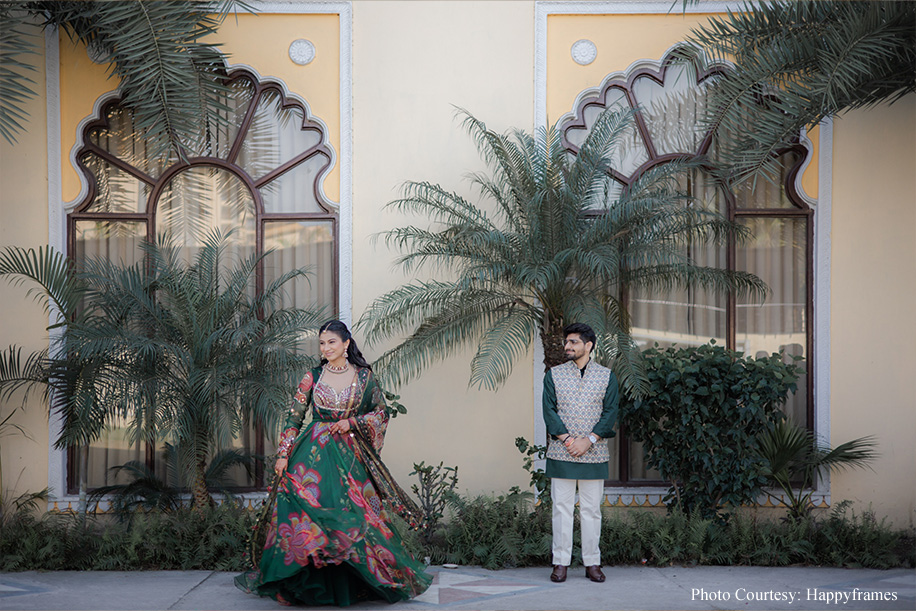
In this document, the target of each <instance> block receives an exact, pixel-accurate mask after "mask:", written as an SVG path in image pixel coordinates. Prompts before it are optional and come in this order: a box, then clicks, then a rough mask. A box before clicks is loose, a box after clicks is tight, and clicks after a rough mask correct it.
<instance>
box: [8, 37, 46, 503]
mask: <svg viewBox="0 0 916 611" xmlns="http://www.w3.org/2000/svg"><path fill="white" fill-rule="evenodd" d="M34 32H35V33H36V35H37V38H36V41H37V43H38V48H37V49H36V50H37V51H38V54H37V55H35V56H33V57H32V59H31V61H32V63H33V64H34V66H35V67H36V68H37V71H36V72H32V73H30V74H29V77H30V78H32V79H33V80H34V81H35V84H34V85H32V89H33V90H34V91H36V92H38V94H39V96H38V98H37V99H35V100H33V101H32V102H30V103H29V106H28V107H29V112H30V115H31V116H30V119H29V121H28V123H26V124H25V128H26V130H27V131H26V132H25V133H23V134H20V135H19V136H18V140H19V142H18V143H17V144H14V145H11V144H8V143H7V142H6V141H5V140H4V139H3V138H0V249H2V248H6V247H8V246H21V247H36V246H40V245H44V244H47V243H48V153H47V133H48V130H47V117H46V113H45V103H44V91H45V65H44V37H43V36H42V34H41V30H40V29H39V28H34ZM27 288H31V287H28V286H26V287H14V286H10V285H9V284H7V283H6V282H5V281H0V312H2V318H0V350H3V351H4V352H5V351H6V350H7V349H8V347H9V346H10V345H11V344H16V345H18V346H21V347H22V348H23V352H24V353H26V354H28V353H30V352H32V351H36V350H41V349H43V348H47V346H48V342H47V337H48V333H47V331H46V330H45V329H46V327H47V326H48V317H47V316H46V315H45V314H44V313H43V312H42V309H41V306H40V305H38V304H36V302H35V301H33V300H32V299H31V298H27V297H26V291H27ZM20 403H21V397H17V398H15V399H14V400H13V401H11V402H9V403H5V404H3V405H2V407H0V420H2V419H3V418H4V417H6V415H7V414H9V413H10V408H11V406H12V405H17V406H18V405H20ZM12 422H14V423H15V424H17V425H19V426H21V427H22V429H23V430H24V431H25V432H26V433H27V434H28V435H29V437H30V438H26V437H24V436H23V434H22V433H20V432H19V431H17V430H15V429H13V428H11V427H10V428H7V429H5V431H6V434H5V435H4V436H3V437H0V464H2V469H3V471H2V477H3V481H2V484H0V486H2V487H0V495H3V497H4V499H5V498H7V496H6V495H7V494H10V493H11V495H12V496H13V497H15V496H16V495H18V494H21V493H23V492H25V491H31V492H37V491H39V490H42V489H44V488H45V486H47V485H48V441H47V440H48V411H47V408H46V407H45V405H44V404H43V403H42V402H41V401H40V400H39V399H38V398H34V399H32V400H30V401H29V403H28V405H27V408H26V411H25V412H19V413H17V415H16V416H15V417H14V419H13V420H12Z"/></svg>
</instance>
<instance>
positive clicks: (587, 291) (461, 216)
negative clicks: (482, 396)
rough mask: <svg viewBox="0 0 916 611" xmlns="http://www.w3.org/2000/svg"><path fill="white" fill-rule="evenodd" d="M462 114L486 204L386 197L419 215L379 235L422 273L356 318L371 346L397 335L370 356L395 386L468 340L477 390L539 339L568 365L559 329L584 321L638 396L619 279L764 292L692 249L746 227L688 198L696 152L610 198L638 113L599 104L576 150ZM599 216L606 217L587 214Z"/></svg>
mask: <svg viewBox="0 0 916 611" xmlns="http://www.w3.org/2000/svg"><path fill="white" fill-rule="evenodd" d="M460 114H461V116H462V117H463V124H464V127H465V128H466V129H467V131H468V132H469V134H470V135H471V137H472V138H473V139H474V140H475V142H476V144H477V148H478V151H479V153H480V157H481V158H482V160H483V161H484V162H485V163H486V164H487V168H488V171H487V172H480V173H475V174H473V175H472V176H471V177H470V180H471V182H472V185H473V187H474V189H475V190H477V191H479V200H480V202H479V203H478V202H477V201H476V200H472V199H468V198H467V197H466V196H465V195H463V194H462V193H460V192H455V191H451V190H449V189H447V188H445V187H443V186H441V185H436V184H430V183H428V182H416V181H410V182H407V183H406V184H405V185H404V191H403V195H402V197H401V198H399V199H396V200H395V201H393V202H391V203H390V204H388V207H389V208H392V209H394V210H396V211H398V212H400V213H410V214H414V215H416V216H417V217H419V219H420V222H419V224H417V225H408V226H404V227H399V228H396V229H393V230H390V231H387V232H384V233H383V234H382V236H383V237H384V238H385V241H386V243H387V244H388V245H389V246H392V247H396V248H397V249H398V250H400V252H401V253H402V254H401V256H400V257H399V258H398V259H397V264H398V265H399V266H400V267H401V268H403V270H404V271H405V272H407V274H408V275H409V276H411V277H413V278H414V280H413V281H411V282H409V283H408V284H404V285H402V286H399V287H397V288H395V289H393V290H391V291H389V292H388V293H386V294H384V295H382V296H380V297H378V298H377V299H375V300H374V301H372V303H370V304H369V305H368V306H367V308H366V310H365V312H364V313H363V315H362V317H361V318H360V320H359V323H358V325H357V326H358V328H359V329H361V330H362V331H363V333H364V337H365V338H366V341H367V343H368V344H369V345H373V344H379V343H382V342H386V341H388V340H396V341H399V342H400V343H399V344H397V345H395V346H394V347H393V348H391V349H390V350H388V351H387V352H385V353H384V354H382V355H381V356H379V358H378V359H376V361H375V365H376V367H377V369H378V370H379V372H381V374H382V375H384V376H385V377H386V378H387V379H388V380H389V383H393V384H402V383H405V382H407V381H409V380H411V379H413V378H415V377H417V376H418V375H420V374H421V373H422V372H423V371H424V370H426V369H427V368H428V367H429V366H430V365H431V364H432V363H434V362H436V361H438V360H440V359H444V358H448V357H450V356H454V355H456V354H458V353H459V352H460V351H461V350H463V349H465V348H470V347H473V348H474V349H475V350H476V352H475V355H474V357H473V358H472V359H471V377H470V381H469V384H470V385H472V386H477V387H482V388H487V389H490V390H495V389H497V388H499V387H500V386H502V385H503V384H504V383H505V381H506V379H507V378H508V377H509V375H510V373H511V372H512V370H513V367H514V366H515V364H516V363H517V362H519V361H520V360H522V361H523V360H524V358H525V356H526V355H527V354H528V353H529V352H528V351H529V349H530V348H531V346H532V344H533V343H534V342H538V341H539V342H540V343H541V345H542V346H543V348H544V365H545V367H552V366H554V365H557V364H559V363H562V362H564V361H565V360H566V357H565V353H564V352H563V339H564V338H563V328H564V326H565V325H567V324H569V323H570V322H572V321H575V320H582V321H587V322H588V323H589V324H590V325H591V326H592V327H593V328H594V329H595V332H596V333H597V334H598V337H599V341H598V345H599V348H600V350H599V352H598V353H597V354H596V356H597V358H598V359H599V361H602V362H608V361H610V360H613V367H614V369H615V372H616V373H617V378H618V379H619V380H620V381H621V383H622V385H623V386H624V387H625V388H628V389H634V390H637V391H640V390H642V388H643V381H642V374H641V373H640V372H641V369H640V362H639V358H638V357H639V352H638V349H637V348H636V345H635V343H634V342H633V340H632V338H631V337H630V329H629V324H630V323H629V315H628V313H627V311H626V308H625V307H624V304H625V300H624V299H622V293H623V292H625V287H626V289H627V290H632V289H635V288H649V289H656V290H663V289H670V288H675V287H685V286H702V287H705V288H707V289H711V290H714V291H716V292H723V293H724V292H726V291H732V292H734V293H746V294H753V295H762V294H764V293H765V292H766V287H765V285H764V283H763V281H762V280H760V279H759V278H757V277H756V276H754V275H752V274H748V273H745V272H730V271H727V270H723V269H718V268H712V267H703V266H700V265H697V263H696V262H695V261H693V260H692V259H690V257H688V256H687V255H686V254H685V252H686V251H685V249H684V245H685V244H688V243H690V244H697V243H704V244H725V243H726V242H727V239H728V238H729V237H738V238H740V237H742V236H744V235H746V234H747V230H746V229H745V228H742V227H741V226H740V225H738V224H735V223H732V222H730V221H729V220H728V219H726V218H724V217H722V216H721V215H719V214H717V213H716V212H715V211H714V210H711V209H707V207H706V206H705V205H704V202H699V201H694V199H693V198H692V197H690V196H689V195H687V194H685V193H682V192H681V189H682V184H683V179H684V177H685V176H686V175H688V174H689V173H690V172H691V171H694V170H696V169H697V168H699V167H700V165H701V162H700V161H699V160H689V159H680V160H677V161H671V162H670V163H664V164H661V165H657V166H655V167H653V168H651V169H649V170H647V171H646V172H644V173H643V174H641V176H640V178H639V179H638V180H636V181H634V182H633V184H631V185H629V186H628V188H627V189H626V190H625V192H624V193H623V194H621V195H620V196H619V197H612V196H611V195H610V193H611V192H610V184H609V181H610V180H611V179H610V178H609V176H608V171H609V170H610V169H611V168H612V166H613V164H614V163H615V162H616V161H617V160H615V159H612V152H613V151H614V150H616V149H617V148H618V146H620V143H621V142H622V140H623V139H624V138H625V137H626V136H625V135H626V133H627V130H628V129H630V127H631V126H632V124H633V120H634V119H633V115H632V113H628V112H615V111H605V112H603V113H602V114H601V115H600V116H599V117H598V118H597V119H596V121H595V123H594V125H593V126H592V128H591V130H590V132H589V135H588V137H587V138H586V140H585V142H584V143H583V144H582V146H581V147H580V148H579V151H578V153H577V154H576V155H574V156H573V155H570V153H569V151H568V150H567V149H566V148H565V147H564V146H563V142H562V138H561V137H560V132H559V130H558V129H557V128H556V126H553V127H550V128H541V129H538V130H537V132H536V133H535V134H529V133H526V132H524V131H521V130H518V129H515V130H510V131H508V132H506V133H498V132H495V131H493V130H492V129H488V128H487V126H486V124H485V123H483V122H482V121H480V120H478V119H476V118H475V117H473V116H472V115H470V114H468V113H467V112H464V111H460ZM597 210H603V211H605V213H604V214H601V215H594V214H591V212H594V211H597ZM416 272H422V274H420V277H419V278H418V277H417V273H416Z"/></svg>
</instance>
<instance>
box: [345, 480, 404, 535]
mask: <svg viewBox="0 0 916 611" xmlns="http://www.w3.org/2000/svg"><path fill="white" fill-rule="evenodd" d="M364 490H369V491H370V498H371V497H374V499H373V500H374V501H375V503H374V504H375V505H377V506H378V507H379V508H380V509H381V504H382V503H381V500H380V499H379V498H378V494H376V492H375V489H374V488H373V487H372V483H371V482H368V481H367V482H364V483H363V484H360V483H359V482H357V481H356V480H355V479H353V476H352V475H350V474H349V473H348V474H347V494H348V495H349V497H350V500H351V501H353V503H354V504H355V505H356V506H357V507H362V508H363V511H365V515H366V523H367V524H369V526H371V527H372V528H375V529H376V530H378V531H379V532H381V533H382V535H383V536H384V537H385V538H386V539H390V538H391V536H392V534H393V533H392V532H391V529H390V528H388V524H386V523H385V520H384V519H382V517H381V516H380V515H379V512H377V511H376V510H375V509H374V508H373V503H372V502H370V500H367V499H366V497H365V495H364V494H363V491H364Z"/></svg>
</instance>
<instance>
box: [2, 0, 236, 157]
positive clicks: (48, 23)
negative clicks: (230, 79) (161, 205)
mask: <svg viewBox="0 0 916 611" xmlns="http://www.w3.org/2000/svg"><path fill="white" fill-rule="evenodd" d="M238 8H244V9H246V10H248V7H247V6H246V5H245V4H244V3H243V2H237V1H235V0H219V1H217V2H196V1H193V0H179V1H169V2H162V1H158V0H132V1H131V2H107V1H101V0H94V1H91V0H85V1H83V0H81V1H78V2H73V1H71V2H57V1H46V2H28V1H19V2H3V3H0V65H2V69H0V91H2V92H3V95H0V134H2V135H3V137H4V138H5V139H6V140H7V141H9V142H14V141H15V137H16V134H17V133H19V132H21V131H22V130H23V125H22V123H23V122H24V121H25V120H26V119H27V117H28V115H29V112H28V103H29V101H30V100H31V99H32V98H33V97H34V96H35V92H34V91H33V90H32V89H31V87H30V86H31V85H32V84H34V81H33V80H32V79H30V78H29V77H28V73H29V72H30V71H34V70H35V69H34V67H33V66H32V65H31V64H30V63H29V61H28V59H29V56H30V55H31V54H34V49H35V47H36V42H35V38H34V37H33V36H32V35H30V34H29V31H28V29H27V28H26V25H27V24H28V23H38V24H41V25H42V26H43V27H45V28H62V29H63V30H64V31H65V32H66V33H67V34H68V35H69V37H70V38H71V40H74V41H77V40H78V41H80V42H82V43H84V44H85V45H86V46H87V48H89V49H92V50H93V51H94V53H95V54H97V55H99V56H102V57H105V58H106V61H107V62H108V65H109V72H110V75H111V77H113V78H116V79H117V82H118V85H119V87H120V89H121V94H122V99H123V102H122V103H123V105H124V106H126V107H128V108H130V109H131V110H133V111H134V113H135V114H134V116H135V117H136V120H137V126H138V128H139V129H145V130H148V132H149V133H150V136H151V139H152V140H153V142H154V143H156V144H157V145H158V150H155V151H154V156H155V155H158V154H159V153H161V152H163V151H165V150H166V149H167V148H171V149H172V150H173V151H174V152H175V153H176V154H177V155H179V156H182V155H183V152H182V151H183V148H184V147H185V146H187V144H188V143H189V142H190V141H192V139H193V138H194V137H195V136H196V134H198V133H199V132H200V130H199V125H200V124H201V122H210V123H214V122H219V121H222V120H224V119H221V116H220V111H221V110H224V109H225V107H224V105H222V104H221V102H220V95H222V94H224V93H225V91H226V87H225V86H224V85H223V83H222V77H223V76H224V66H225V62H224V57H223V54H222V53H221V52H220V51H219V50H218V48H217V47H218V45H216V44H213V43H207V44H204V43H202V42H201V40H202V39H203V38H204V37H206V36H208V35H210V34H212V33H214V32H216V31H217V29H218V28H219V26H220V24H221V23H222V22H223V20H224V19H225V17H226V16H227V15H228V14H229V13H231V12H233V11H236V10H237V9H238Z"/></svg>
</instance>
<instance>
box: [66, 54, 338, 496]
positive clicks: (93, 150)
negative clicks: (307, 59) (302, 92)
mask: <svg viewBox="0 0 916 611" xmlns="http://www.w3.org/2000/svg"><path fill="white" fill-rule="evenodd" d="M238 79H247V80H248V81H249V82H250V84H251V85H252V87H253V91H252V96H251V100H250V101H249V102H248V108H247V110H246V111H245V115H244V118H243V119H242V122H241V124H240V126H239V130H238V133H237V134H236V135H235V139H234V140H233V143H232V145H231V147H230V148H229V152H228V153H227V155H226V157H225V158H221V157H210V156H200V157H187V158H186V159H185V160H183V161H181V160H179V161H177V162H176V163H174V164H172V165H171V166H169V167H167V168H166V169H165V170H164V171H163V172H162V173H161V174H160V175H159V176H158V177H152V176H150V175H149V174H147V173H145V172H143V171H142V170H140V169H138V168H136V167H134V166H133V165H131V164H129V163H127V162H126V161H124V160H122V159H120V158H119V157H117V156H115V155H112V154H111V153H109V152H108V151H106V150H104V149H102V148H101V147H99V146H97V145H96V144H94V143H92V142H91V140H90V134H91V133H92V131H93V130H95V129H98V128H109V127H110V124H109V119H108V116H109V113H110V112H111V111H112V110H113V109H114V108H115V107H117V106H118V105H119V104H120V103H121V101H122V100H121V98H120V97H116V98H113V99H111V100H109V101H107V102H105V103H104V104H103V105H102V106H101V108H100V110H99V113H98V118H96V119H95V120H93V121H90V122H88V123H87V124H86V125H85V126H84V127H83V130H82V132H81V134H80V136H81V142H82V146H81V147H80V148H79V150H78V151H77V153H76V164H77V166H78V169H79V171H80V172H82V174H83V175H84V176H85V178H86V179H87V183H88V191H87V193H86V195H85V197H84V198H83V200H82V201H81V202H80V203H79V204H78V205H77V206H76V207H75V208H74V210H73V211H72V212H70V213H69V214H67V224H66V227H67V242H66V244H67V252H68V253H75V252H76V226H77V223H78V222H80V221H87V220H90V221H110V222H123V221H134V222H142V223H144V224H145V226H146V239H147V240H149V241H153V240H155V237H156V211H157V207H158V204H159V199H160V196H161V195H162V192H163V191H164V190H165V188H166V186H167V185H168V184H169V182H170V181H171V179H172V178H174V177H175V176H176V175H177V174H179V173H181V172H183V171H186V170H188V169H190V168H195V167H207V166H209V167H215V168H219V169H222V170H225V171H228V172H230V173H231V174H233V175H234V176H236V177H237V178H239V179H240V180H241V181H242V182H243V183H244V184H245V186H246V187H247V189H248V191H249V192H250V194H251V197H252V199H253V202H254V213H255V250H256V252H257V253H258V254H261V253H263V252H264V230H265V227H266V225H267V223H270V222H276V221H327V222H330V223H331V226H332V230H331V235H332V239H333V241H334V246H333V261H332V268H333V287H334V291H333V303H332V304H331V307H332V308H333V311H335V312H336V311H338V310H339V305H340V304H339V288H340V277H339V273H340V272H339V269H340V215H339V213H338V211H337V210H336V209H335V206H334V205H333V204H332V203H331V202H330V201H328V200H327V198H325V197H324V195H323V193H322V192H321V188H320V184H321V182H322V180H323V179H324V177H325V175H326V174H327V172H328V171H329V170H330V168H331V166H332V163H333V160H334V153H333V150H332V149H331V147H330V145H329V144H328V143H327V137H326V136H327V134H326V133H325V128H324V126H323V125H322V124H321V123H320V122H318V121H315V120H313V119H311V118H310V117H311V112H310V111H309V109H308V107H307V106H306V105H305V104H304V103H302V102H301V101H299V100H297V99H295V98H293V97H291V96H289V95H287V93H286V89H285V87H284V86H283V85H282V84H281V83H280V82H278V81H275V80H271V79H259V78H258V76H257V75H255V74H254V73H253V72H251V71H249V70H246V69H244V68H236V69H233V70H230V71H229V72H228V73H227V75H226V78H225V83H226V84H227V85H228V84H230V83H232V82H233V81H235V80H238ZM268 92H274V93H276V94H278V95H279V99H280V106H281V108H296V109H298V110H299V111H300V112H301V113H302V117H303V122H302V125H301V127H300V130H302V131H306V130H311V131H317V132H318V133H320V134H321V135H322V137H321V138H320V139H319V142H318V144H316V145H313V146H311V147H309V148H308V149H306V150H304V151H301V152H299V153H298V154H297V155H295V156H294V157H293V158H292V159H289V160H288V161H286V162H284V163H282V164H280V165H278V166H277V167H276V168H274V169H273V170H271V171H270V172H268V173H267V174H265V175H264V176H261V177H257V178H255V177H252V176H251V175H250V174H248V172H247V171H246V170H245V169H244V168H242V167H241V166H239V165H237V163H236V162H237V160H238V156H239V154H240V152H241V150H242V144H243V142H244V140H245V138H246V136H247V135H248V131H249V129H250V127H251V124H252V122H253V120H254V117H255V114H256V110H257V108H258V104H259V102H260V101H261V99H262V96H263V95H264V94H266V93H268ZM87 154H93V155H96V156H97V157H99V158H100V159H102V160H103V161H106V162H108V163H109V164H111V165H113V166H114V167H116V168H118V169H120V170H122V171H124V172H127V173H128V174H130V175H131V176H133V177H134V178H136V179H138V180H139V181H141V182H143V183H145V184H146V185H148V186H149V187H151V192H150V195H149V197H148V198H147V201H146V210H145V212H89V211H88V209H89V208H91V207H92V205H93V204H94V203H95V199H96V197H97V196H98V194H99V187H98V183H97V181H96V177H95V174H94V173H93V172H92V171H91V170H90V168H89V167H87V165H86V164H85V163H84V161H83V157H84V156H86V155H87ZM315 156H323V157H324V158H325V160H326V161H325V163H324V164H323V165H322V166H320V168H319V170H318V172H317V173H316V175H315V179H314V180H313V182H312V191H313V195H314V197H315V201H316V202H317V203H318V205H319V207H320V208H321V212H302V213H297V212H293V213H287V212H284V213H276V212H274V213H270V212H265V210H264V200H263V197H262V196H261V192H260V187H262V186H263V185H266V184H267V183H269V182H271V181H272V180H274V179H276V178H279V177H280V176H282V175H283V174H285V173H287V172H289V171H291V170H293V169H294V168H296V167H298V166H299V165H300V164H302V163H305V162H306V161H308V160H309V159H312V158H313V157H315ZM255 289H256V291H258V292H260V291H262V290H263V289H264V262H263V261H261V262H260V264H259V265H258V268H257V270H256V275H255ZM256 435H257V441H256V446H255V452H256V453H258V454H262V455H263V453H264V432H263V430H262V429H261V428H260V427H258V428H257V429H256ZM144 456H145V462H146V464H147V466H148V467H149V468H150V469H152V468H153V466H154V464H155V461H156V444H154V443H146V444H145V452H144ZM77 465H78V455H77V448H75V447H71V448H68V452H67V469H66V471H67V492H68V494H75V493H76V492H77V491H78V486H79V482H78V479H79V478H78V472H77ZM265 487H266V484H265V474H264V469H263V466H262V465H260V464H259V465H258V467H257V469H256V472H255V486H253V487H252V486H239V487H235V488H233V490H235V491H237V492H251V491H256V490H264V489H265Z"/></svg>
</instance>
